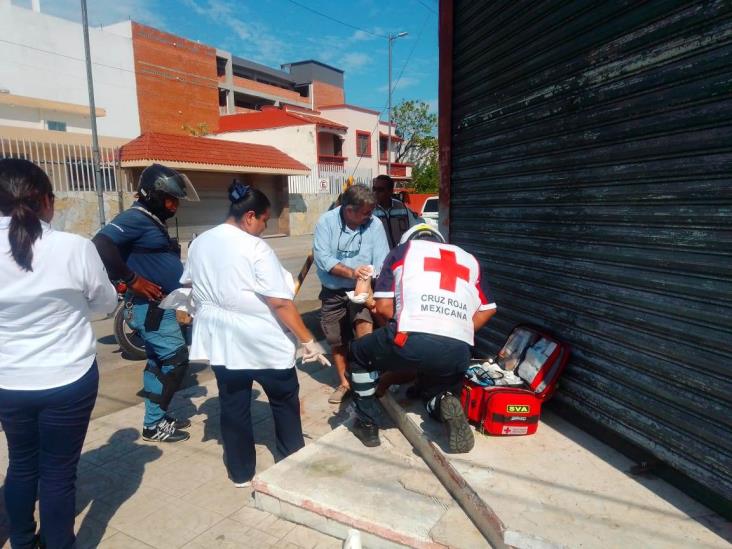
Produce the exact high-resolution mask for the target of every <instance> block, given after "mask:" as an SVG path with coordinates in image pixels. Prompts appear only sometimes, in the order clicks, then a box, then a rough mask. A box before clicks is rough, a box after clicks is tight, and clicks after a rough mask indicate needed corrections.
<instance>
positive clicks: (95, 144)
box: [81, 0, 106, 227]
mask: <svg viewBox="0 0 732 549" xmlns="http://www.w3.org/2000/svg"><path fill="white" fill-rule="evenodd" d="M81 22H82V24H81V27H82V29H83V30H84V53H85V57H86V83H87V87H88V88H89V119H90V121H91V132H92V164H93V166H94V187H95V188H96V190H97V199H98V200H99V226H100V227H104V225H105V223H106V220H105V218H104V181H103V180H102V167H101V163H100V161H99V136H98V135H97V109H96V106H95V105H94V80H93V78H92V62H91V48H90V47H89V20H88V18H87V14H86V0H81Z"/></svg>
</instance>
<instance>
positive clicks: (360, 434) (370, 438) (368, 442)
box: [352, 418, 381, 448]
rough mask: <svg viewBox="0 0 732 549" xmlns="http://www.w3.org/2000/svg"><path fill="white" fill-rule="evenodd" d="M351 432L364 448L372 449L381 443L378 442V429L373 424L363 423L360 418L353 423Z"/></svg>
mask: <svg viewBox="0 0 732 549" xmlns="http://www.w3.org/2000/svg"><path fill="white" fill-rule="evenodd" d="M352 430H353V434H354V435H356V438H357V439H358V440H360V441H361V442H363V445H364V446H368V447H369V448H374V447H375V446H379V445H380V444H381V441H380V440H379V428H378V427H377V426H376V424H375V423H372V422H370V421H364V420H363V419H361V418H356V421H355V422H354V423H353V428H352Z"/></svg>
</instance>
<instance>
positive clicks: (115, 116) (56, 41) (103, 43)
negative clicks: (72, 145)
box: [0, 0, 140, 138]
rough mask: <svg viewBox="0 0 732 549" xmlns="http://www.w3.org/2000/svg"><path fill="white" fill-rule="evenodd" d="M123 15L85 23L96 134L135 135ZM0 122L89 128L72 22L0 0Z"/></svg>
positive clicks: (78, 33)
mask: <svg viewBox="0 0 732 549" xmlns="http://www.w3.org/2000/svg"><path fill="white" fill-rule="evenodd" d="M131 25H132V24H131V22H129V21H125V22H123V23H117V24H114V25H109V26H106V27H102V28H99V27H90V28H89V41H90V47H91V54H92V73H93V78H94V96H95V102H96V107H97V117H98V119H97V126H98V130H99V134H100V135H103V136H109V137H127V138H133V137H137V136H138V135H139V133H140V122H139V116H138V111H137V89H136V85H135V68H134V56H133V51H132V31H131ZM0 37H2V40H3V45H2V47H1V48H0V126H14V127H25V128H32V129H41V130H43V129H45V130H52V131H67V132H72V133H90V132H91V122H90V118H89V92H88V89H87V78H86V65H85V60H84V59H85V54H84V37H83V33H82V26H81V24H80V23H75V22H72V21H68V20H66V19H61V18H59V17H54V16H52V15H48V14H45V13H39V12H38V11H33V10H29V9H25V8H21V7H18V6H14V5H12V4H11V3H10V0H0Z"/></svg>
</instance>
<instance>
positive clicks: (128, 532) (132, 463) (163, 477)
mask: <svg viewBox="0 0 732 549" xmlns="http://www.w3.org/2000/svg"><path fill="white" fill-rule="evenodd" d="M333 375H334V374H333V372H331V371H330V370H329V369H328V368H323V367H321V366H319V365H317V366H314V365H305V367H304V368H302V369H300V368H298V376H299V379H300V398H301V404H302V421H303V431H304V433H305V443H306V445H307V444H311V443H312V442H313V441H315V440H317V439H318V438H320V437H321V436H322V435H324V434H325V433H327V432H329V431H331V430H332V429H333V428H334V427H335V426H337V425H339V424H340V423H341V421H342V420H343V419H344V417H342V414H341V415H339V414H338V411H337V410H336V409H335V408H334V406H333V405H330V404H328V402H327V399H328V395H329V394H330V392H331V390H332V388H331V386H330V382H331V381H332V379H331V377H332V376H333ZM256 387H257V386H256V385H255V394H256V395H257V397H256V400H254V401H253V402H252V421H253V423H254V431H255V440H256V447H257V472H261V471H263V470H265V469H267V468H268V467H270V466H271V465H272V464H273V463H274V461H275V457H274V456H275V454H276V450H275V442H274V427H273V421H272V416H271V412H270V409H269V405H268V404H266V396H265V395H264V393H263V392H262V391H261V390H260V391H257V390H256ZM171 411H172V412H173V413H174V415H176V416H177V417H179V418H182V417H187V418H189V419H190V420H191V422H192V425H191V427H190V429H189V432H190V433H191V438H190V439H189V440H188V441H185V442H181V443H176V444H155V443H149V442H145V441H143V440H142V438H141V434H140V426H141V422H142V416H143V404H142V403H140V404H138V405H135V406H132V407H129V408H126V409H123V410H120V411H118V412H115V413H112V414H109V415H106V416H103V417H100V418H97V419H94V420H92V422H91V424H90V426H89V432H88V435H87V437H86V442H85V444H84V449H83V451H82V456H81V461H80V463H79V478H78V481H77V509H76V511H77V517H76V530H77V532H78V540H77V547H78V548H79V549H86V548H92V547H100V548H104V549H113V548H119V549H122V548H124V549H136V548H150V547H154V548H160V549H169V548H173V547H185V548H189V549H193V548H201V549H203V548H206V549H211V548H213V547H222V548H227V549H235V548H248V547H249V548H267V547H277V548H282V549H284V548H292V549H296V548H304V549H315V548H317V549H335V548H340V547H341V544H342V541H341V540H338V539H336V538H333V537H330V536H327V535H325V534H321V533H319V532H316V531H315V530H311V529H309V528H306V527H304V526H300V525H298V524H295V523H294V522H289V521H287V520H283V519H280V518H277V517H275V516H273V515H271V514H270V513H266V512H263V511H260V510H258V509H256V508H254V506H253V497H252V490H251V489H250V488H245V489H241V488H235V487H234V485H233V484H232V482H231V481H230V480H229V479H228V478H227V475H226V470H225V468H224V464H223V448H222V446H221V436H220V429H219V399H218V396H217V390H216V383H215V381H213V380H212V381H207V382H205V383H203V384H202V385H198V386H194V387H190V388H188V389H185V390H184V391H181V392H180V393H178V394H177V395H176V398H175V400H174V401H173V404H172V405H171ZM6 468H7V445H6V443H5V440H4V437H3V435H2V433H1V432H0V471H3V472H4V471H5V470H6ZM3 481H4V477H3V476H2V475H0V485H2V484H3ZM1 501H2V497H0V547H3V548H5V547H8V548H9V547H10V544H9V542H7V517H6V515H5V512H4V508H3V503H1Z"/></svg>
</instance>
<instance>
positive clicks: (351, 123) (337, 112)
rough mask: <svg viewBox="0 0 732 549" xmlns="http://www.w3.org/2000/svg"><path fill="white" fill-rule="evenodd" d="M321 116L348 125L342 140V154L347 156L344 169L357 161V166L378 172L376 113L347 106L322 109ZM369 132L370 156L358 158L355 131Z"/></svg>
mask: <svg viewBox="0 0 732 549" xmlns="http://www.w3.org/2000/svg"><path fill="white" fill-rule="evenodd" d="M321 116H323V118H327V119H328V120H332V121H333V122H338V123H339V124H343V125H344V126H347V127H348V131H347V132H346V136H345V138H344V141H343V156H345V157H347V158H348V161H347V162H346V169H349V168H350V167H352V166H355V165H356V163H358V167H359V168H368V169H370V170H371V171H372V172H373V173H374V174H377V173H378V172H379V132H378V128H377V122H378V115H376V114H374V113H371V112H364V111H360V110H356V109H350V108H348V107H341V108H336V109H323V110H322V111H321ZM357 130H358V131H363V132H369V133H370V134H371V156H363V157H361V158H360V162H359V157H358V155H357V154H356V131H357Z"/></svg>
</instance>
